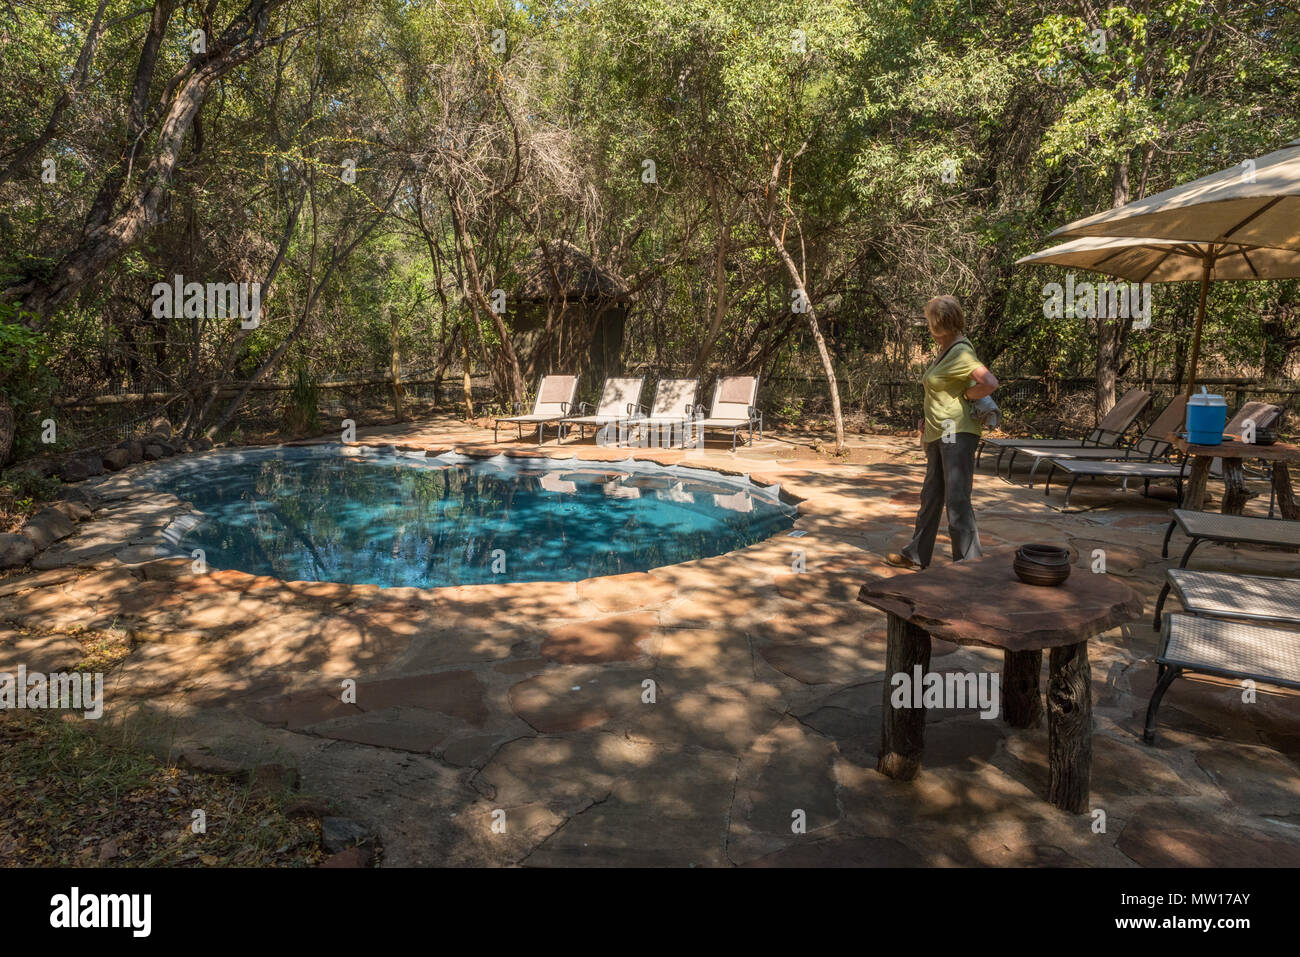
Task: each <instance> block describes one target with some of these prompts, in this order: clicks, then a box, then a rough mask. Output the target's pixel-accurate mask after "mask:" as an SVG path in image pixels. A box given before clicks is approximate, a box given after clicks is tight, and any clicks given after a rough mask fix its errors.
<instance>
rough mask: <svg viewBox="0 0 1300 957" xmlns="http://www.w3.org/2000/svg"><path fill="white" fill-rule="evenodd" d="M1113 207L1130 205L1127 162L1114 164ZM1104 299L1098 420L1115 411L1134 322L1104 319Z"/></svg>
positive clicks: (1100, 324)
mask: <svg viewBox="0 0 1300 957" xmlns="http://www.w3.org/2000/svg"><path fill="white" fill-rule="evenodd" d="M1112 185H1113V190H1112V196H1113V199H1114V207H1115V208H1117V209H1118V208H1119V207H1120V206H1123V205H1124V204H1125V203H1127V202H1128V196H1129V185H1128V158H1127V157H1124V158H1123V159H1121V160H1120V161H1119V162H1118V163H1116V164H1115V173H1114V177H1113V180H1112ZM1101 298H1102V297H1101V296H1097V297H1096V300H1095V302H1096V305H1097V309H1098V313H1097V402H1096V412H1097V420H1098V421H1100V420H1101V417H1102V416H1103V415H1105V414H1106V413H1107V412H1109V411H1110V410H1111V409H1112V408H1114V407H1115V383H1116V380H1117V379H1118V378H1119V367H1120V364H1121V360H1122V359H1123V357H1124V341H1125V339H1126V338H1127V333H1128V326H1129V323H1131V322H1132V320H1131V319H1119V318H1114V319H1108V318H1106V317H1105V316H1103V315H1101V311H1100V309H1101Z"/></svg>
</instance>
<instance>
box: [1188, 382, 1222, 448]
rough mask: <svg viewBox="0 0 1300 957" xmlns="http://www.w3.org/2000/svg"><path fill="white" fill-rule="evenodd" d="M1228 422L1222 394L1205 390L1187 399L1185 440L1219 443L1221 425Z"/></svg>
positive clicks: (1209, 443)
mask: <svg viewBox="0 0 1300 957" xmlns="http://www.w3.org/2000/svg"><path fill="white" fill-rule="evenodd" d="M1227 424H1228V403H1227V402H1225V401H1224V400H1223V396H1221V395H1214V394H1212V393H1210V392H1206V391H1205V388H1204V386H1202V387H1201V393H1200V395H1193V396H1192V397H1191V398H1190V399H1188V400H1187V441H1188V442H1190V443H1191V444H1192V445H1221V444H1222V443H1223V427H1224V426H1225V425H1227Z"/></svg>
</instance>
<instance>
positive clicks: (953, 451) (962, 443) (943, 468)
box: [903, 432, 984, 566]
mask: <svg viewBox="0 0 1300 957" xmlns="http://www.w3.org/2000/svg"><path fill="white" fill-rule="evenodd" d="M952 438H953V441H951V442H944V441H942V440H937V441H934V442H927V443H926V446H925V485H923V486H922V487H921V508H920V510H919V511H918V512H917V513H916V533H915V534H913V535H912V540H911V541H910V542H908V543H907V547H906V548H904V549H903V554H904V555H905V556H906V557H907V558H910V559H911V560H912V561H914V562H916V563H917V564H918V565H921V566H926V565H929V564H930V559H931V557H933V555H934V538H935V536H936V535H938V534H939V516H940V515H941V514H942V513H943V510H944V507H945V506H946V507H947V509H948V537H949V538H950V539H952V560H953V561H955V562H959V561H961V560H962V559H964V558H979V557H980V556H981V555H983V554H984V551H983V549H981V548H980V533H979V529H977V528H976V527H975V510H974V509H973V508H971V504H970V490H971V484H972V483H973V481H974V477H975V449H976V447H977V446H978V445H979V442H980V440H979V436H978V435H971V434H970V433H969V432H956V433H954V434H953V436H952Z"/></svg>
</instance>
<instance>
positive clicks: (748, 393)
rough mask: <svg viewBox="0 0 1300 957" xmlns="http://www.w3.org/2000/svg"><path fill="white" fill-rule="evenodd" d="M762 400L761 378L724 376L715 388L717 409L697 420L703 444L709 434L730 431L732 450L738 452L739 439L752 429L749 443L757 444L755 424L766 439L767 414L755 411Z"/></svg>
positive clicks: (712, 409) (714, 404) (696, 425)
mask: <svg viewBox="0 0 1300 957" xmlns="http://www.w3.org/2000/svg"><path fill="white" fill-rule="evenodd" d="M757 401H758V376H756V375H741V376H724V377H722V378H719V379H718V381H717V384H715V385H714V387H713V407H712V408H711V409H710V410H709V414H708V416H707V417H706V418H703V419H696V420H695V422H694V425H695V428H696V429H698V430H699V432H700V439H701V441H703V437H704V433H705V432H728V431H729V432H730V433H731V451H733V452H734V451H736V436H737V435H738V434H739V433H740V430H741V429H744V428H748V429H749V444H750V445H753V444H754V425H755V424H757V425H758V437H759V438H760V439H761V438H762V437H763V413H761V412H759V411H758V410H757V409H756V408H755V403H756V402H757Z"/></svg>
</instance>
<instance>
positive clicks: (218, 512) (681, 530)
mask: <svg viewBox="0 0 1300 957" xmlns="http://www.w3.org/2000/svg"><path fill="white" fill-rule="evenodd" d="M145 479H146V480H147V481H149V483H150V484H152V485H153V486H154V487H155V488H157V489H159V490H161V491H165V492H171V493H172V494H174V495H176V496H178V497H179V498H181V499H182V500H184V501H187V502H189V503H191V504H192V505H193V507H194V509H195V510H196V511H195V513H194V514H193V515H187V516H184V517H183V518H182V519H181V520H179V521H177V522H175V523H173V526H172V527H171V528H169V529H168V531H167V538H168V540H169V542H170V544H171V545H172V547H174V549H175V550H176V551H177V552H178V553H183V554H186V555H190V554H192V553H193V550H194V549H202V550H203V552H204V559H205V561H206V562H207V564H208V566H209V567H210V568H217V569H227V568H229V569H238V570H240V571H246V572H251V573H253V574H257V575H272V576H275V577H277V578H281V579H285V580H289V581H329V582H345V583H350V584H367V585H383V586H403V585H407V586H418V587H437V586H442V585H466V584H483V583H486V582H520V581H578V580H581V579H584V578H592V577H595V576H599V575H616V574H620V573H623V572H634V571H646V570H648V569H651V568H657V567H660V566H662V565H672V564H676V563H678V562H683V561H689V560H691V559H695V558H705V557H709V556H713V555H720V554H723V553H725V552H728V551H731V550H732V549H735V548H741V547H743V546H746V545H751V544H754V543H755V542H759V541H762V540H763V539H765V538H767V537H769V536H771V535H773V534H775V533H777V532H779V531H782V530H784V529H788V528H790V527H791V526H792V525H793V523H794V516H795V512H796V509H795V507H794V506H793V505H790V504H787V503H785V502H783V501H782V500H781V497H780V494H779V490H778V489H777V488H776V487H775V486H770V487H763V486H759V485H755V484H754V483H752V482H750V481H749V480H748V478H746V477H740V476H734V477H733V476H721V475H719V474H718V473H715V472H711V471H708V470H704V469H692V468H684V467H680V466H671V467H664V466H659V465H655V464H653V463H647V462H633V461H631V460H628V461H626V462H618V463H606V462H584V461H580V460H577V459H567V460H551V459H541V458H535V459H519V458H511V457H508V456H504V455H499V456H496V457H494V458H491V459H486V460H485V459H470V458H467V457H465V456H462V455H457V454H454V453H449V454H445V455H440V456H437V457H426V456H425V455H424V454H423V453H411V452H402V451H399V450H397V449H394V448H392V447H391V446H390V447H385V448H382V449H373V448H365V449H362V448H357V447H345V446H340V445H318V446H309V447H299V448H282V447H277V448H269V449H256V450H232V451H222V452H217V453H212V454H210V455H208V456H204V457H202V458H199V459H191V460H189V461H179V462H173V463H168V464H167V465H165V466H161V467H159V468H158V469H156V470H155V471H154V472H153V473H152V474H150V475H148V476H146V477H145Z"/></svg>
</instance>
